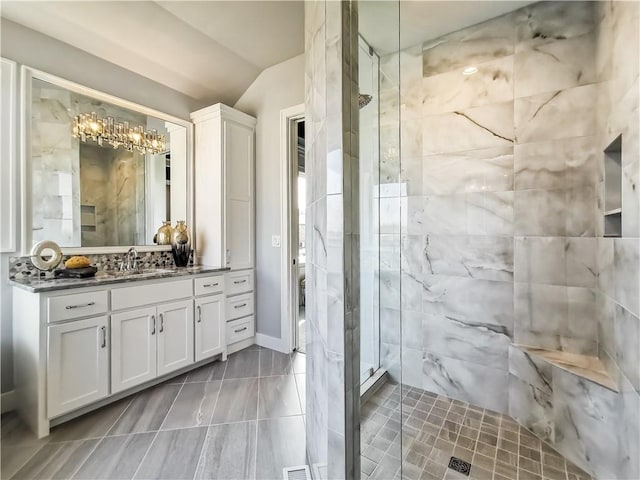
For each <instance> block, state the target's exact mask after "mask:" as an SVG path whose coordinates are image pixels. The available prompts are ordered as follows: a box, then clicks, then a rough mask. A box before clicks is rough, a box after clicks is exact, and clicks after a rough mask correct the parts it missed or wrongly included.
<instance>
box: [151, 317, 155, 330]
mask: <svg viewBox="0 0 640 480" xmlns="http://www.w3.org/2000/svg"><path fill="white" fill-rule="evenodd" d="M151 323H152V324H153V327H152V329H151V335H155V334H156V316H155V315H151Z"/></svg>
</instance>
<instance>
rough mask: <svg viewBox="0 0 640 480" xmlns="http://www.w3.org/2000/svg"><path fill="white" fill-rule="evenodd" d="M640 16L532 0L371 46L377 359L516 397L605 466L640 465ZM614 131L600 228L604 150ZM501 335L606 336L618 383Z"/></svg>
mask: <svg viewBox="0 0 640 480" xmlns="http://www.w3.org/2000/svg"><path fill="white" fill-rule="evenodd" d="M639 30H640V29H639V28H638V4H637V2H581V1H575V2H560V1H553V2H540V3H537V4H533V5H530V6H527V7H525V8H522V9H520V10H517V11H515V12H512V13H510V14H507V15H505V16H502V17H499V18H496V19H493V20H490V21H488V22H485V23H483V24H480V25H476V26H473V27H470V28H467V29H464V30H461V31H458V32H454V33H452V34H450V35H447V36H444V37H441V38H438V39H435V40H433V41H430V42H427V43H424V44H422V45H417V46H414V47H411V48H409V49H406V50H403V51H402V52H400V53H399V54H394V55H389V56H387V57H384V58H382V59H381V73H382V75H381V92H380V93H381V105H380V108H381V145H382V149H383V150H382V151H381V175H380V177H381V178H380V181H381V188H380V192H381V193H380V195H381V197H383V198H381V201H380V216H381V224H380V246H381V262H380V264H381V272H380V304H381V338H382V346H381V358H382V362H383V365H384V366H386V367H388V370H389V371H390V373H391V374H392V376H393V375H395V376H399V375H401V377H402V378H401V381H402V382H403V383H405V384H410V385H413V386H416V387H420V388H424V389H427V390H429V391H432V392H435V393H438V394H442V395H447V396H449V397H453V398H457V399H460V400H464V401H467V402H470V403H474V404H476V405H478V406H481V407H485V408H490V409H492V410H496V411H499V412H502V413H509V414H511V415H512V416H514V417H515V418H517V419H518V420H519V421H520V422H522V423H523V424H524V425H525V426H527V427H528V428H530V429H531V430H532V431H534V432H535V433H536V434H538V435H539V436H540V437H542V438H544V439H545V440H547V441H549V442H551V443H554V444H555V445H556V446H557V448H558V449H559V450H560V451H561V452H562V453H564V454H565V455H567V456H568V457H569V458H570V459H572V460H573V461H575V462H576V463H578V464H579V465H580V466H581V467H583V468H585V469H586V470H588V471H590V472H592V473H594V474H596V476H598V477H600V478H640V473H639V472H638V465H637V463H638V460H637V455H636V456H635V457H634V456H633V455H629V451H637V448H638V447H637V446H638V445H640V441H639V440H638V437H639V436H640V433H639V432H638V423H637V422H636V423H634V424H633V425H630V424H628V422H627V419H633V418H636V417H637V416H638V414H637V410H634V411H631V410H630V409H631V408H636V409H637V407H638V405H640V402H639V400H638V398H639V397H638V388H639V386H638V381H639V373H638V372H639V370H638V369H640V366H639V365H640V364H639V363H638V357H637V343H638V341H640V337H639V336H640V327H639V325H640V323H639V322H638V309H639V308H640V305H639V303H638V302H640V300H639V299H638V297H639V294H638V292H639V291H640V284H639V282H640V272H639V270H638V268H639V265H640V257H639V255H640V240H639V239H638V236H639V234H638V230H639V229H640V226H639V225H640V189H638V188H636V187H637V185H638V180H640V160H639V154H638V148H639V147H638V145H639V143H640V142H639V141H638V138H639V136H638V129H639V125H640V123H639V112H638V57H639V55H638V44H639V41H638V40H639V39H638V31H639ZM398 65H399V66H400V72H401V75H400V76H399V75H398V72H397V70H398V68H397V67H398ZM468 65H474V66H476V67H477V68H478V72H477V73H476V74H474V75H470V76H463V75H462V74H461V73H462V72H461V70H462V69H463V68H464V67H466V66H468ZM398 78H402V81H401V82H399V81H398ZM398 92H399V98H398ZM400 109H401V111H402V124H401V132H399V134H397V132H396V131H395V130H394V117H393V115H394V112H396V111H398V110H400ZM620 133H622V134H623V137H622V138H623V151H626V152H627V153H626V154H624V153H623V185H622V191H623V238H621V239H610V238H603V237H602V235H603V221H602V214H603V208H602V203H603V202H602V195H603V187H602V181H603V172H602V168H603V163H602V162H603V153H602V151H603V149H604V148H605V147H606V145H608V144H609V143H610V142H611V140H612V139H613V138H615V137H616V136H617V135H618V134H620ZM399 145H401V149H400V148H398V146H399ZM634 186H635V187H634ZM398 268H400V269H401V273H398ZM400 311H401V312H402V314H401V315H400ZM400 318H401V320H400ZM398 322H401V324H402V335H399V334H398V332H397V331H396V330H395V328H394V326H395V325H397V323H398ZM512 344H524V345H531V346H536V347H542V348H549V349H557V350H564V351H569V352H573V353H581V354H588V355H598V354H600V355H601V356H602V355H603V352H604V354H605V355H607V356H608V357H609V359H610V362H609V363H610V364H611V365H612V371H615V372H619V373H620V376H621V379H620V382H619V384H620V385H621V389H622V391H621V393H619V394H618V393H615V392H611V391H609V390H606V389H604V388H602V387H599V386H597V385H595V384H591V383H589V382H586V381H584V380H580V379H578V378H577V377H575V378H574V377H572V376H571V375H570V374H567V373H565V372H562V371H560V370H559V369H552V368H551V367H550V366H548V365H542V364H541V363H540V362H539V361H537V360H535V359H532V358H531V357H529V356H528V355H526V354H524V353H523V352H521V351H520V350H519V349H517V348H514V347H513V346H512ZM400 346H401V347H402V355H401V356H400V355H399V348H400ZM399 357H401V358H402V369H401V373H400V374H399V373H398V372H397V368H394V367H395V366H396V365H397V362H398V358H399ZM385 362H386V364H385ZM625 386H626V387H629V388H630V389H631V390H626V389H625ZM507 392H508V393H507ZM625 406H626V408H625ZM585 411H586V412H587V413H585ZM593 432H598V433H596V434H594V433H593ZM600 433H601V435H600ZM599 438H607V439H608V442H609V443H608V444H607V446H605V447H603V446H601V442H600V441H599ZM634 448H635V450H633V449H634ZM625 452H626V453H625Z"/></svg>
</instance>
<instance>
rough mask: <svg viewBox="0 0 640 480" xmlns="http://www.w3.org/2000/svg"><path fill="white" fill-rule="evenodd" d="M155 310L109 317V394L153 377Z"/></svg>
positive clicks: (154, 366)
mask: <svg viewBox="0 0 640 480" xmlns="http://www.w3.org/2000/svg"><path fill="white" fill-rule="evenodd" d="M155 315H156V308H155V307H147V308H139V309H136V310H131V311H129V312H124V313H116V314H113V315H111V392H112V393H117V392H121V391H123V390H127V389H129V388H131V387H135V386H136V385H140V384H141V383H145V382H148V381H149V380H152V379H154V378H155V376H156V363H157V362H156V351H157V341H156V321H155Z"/></svg>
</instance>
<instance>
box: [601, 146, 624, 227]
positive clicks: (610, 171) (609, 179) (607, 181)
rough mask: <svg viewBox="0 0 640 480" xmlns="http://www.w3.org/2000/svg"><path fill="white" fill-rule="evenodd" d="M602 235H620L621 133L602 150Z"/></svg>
mask: <svg viewBox="0 0 640 480" xmlns="http://www.w3.org/2000/svg"><path fill="white" fill-rule="evenodd" d="M604 236H605V237H620V236H622V135H618V137H616V139H615V140H614V141H613V142H611V143H610V144H609V146H608V147H607V148H606V149H605V150H604Z"/></svg>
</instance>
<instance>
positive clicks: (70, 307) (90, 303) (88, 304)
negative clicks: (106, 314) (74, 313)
mask: <svg viewBox="0 0 640 480" xmlns="http://www.w3.org/2000/svg"><path fill="white" fill-rule="evenodd" d="M95 304H96V302H89V303H83V304H82V305H67V306H66V307H64V308H66V309H67V310H73V309H74V308H85V307H93V306H94V305H95Z"/></svg>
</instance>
